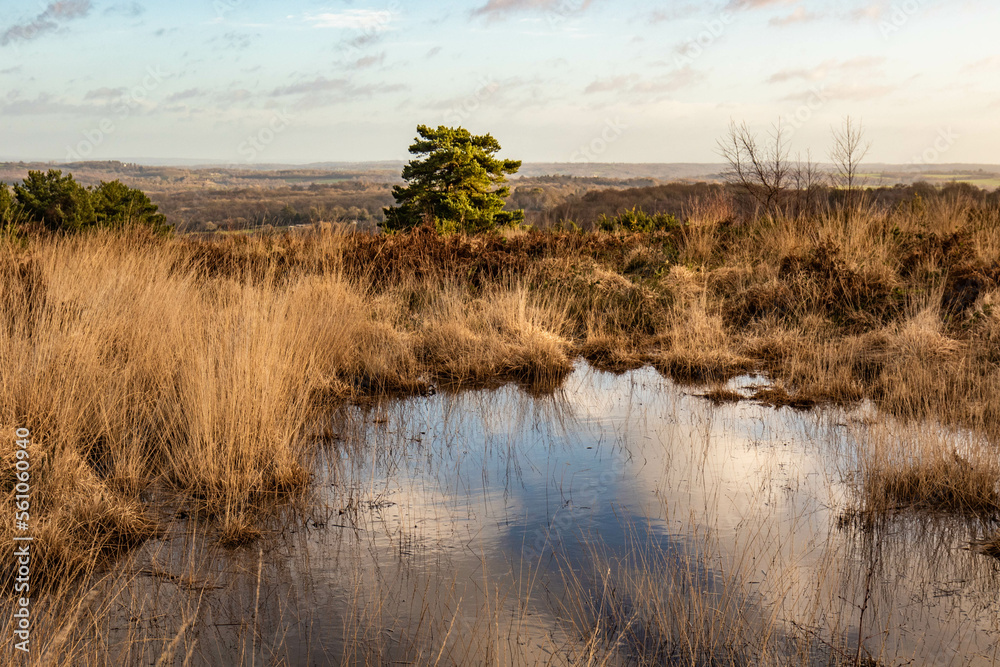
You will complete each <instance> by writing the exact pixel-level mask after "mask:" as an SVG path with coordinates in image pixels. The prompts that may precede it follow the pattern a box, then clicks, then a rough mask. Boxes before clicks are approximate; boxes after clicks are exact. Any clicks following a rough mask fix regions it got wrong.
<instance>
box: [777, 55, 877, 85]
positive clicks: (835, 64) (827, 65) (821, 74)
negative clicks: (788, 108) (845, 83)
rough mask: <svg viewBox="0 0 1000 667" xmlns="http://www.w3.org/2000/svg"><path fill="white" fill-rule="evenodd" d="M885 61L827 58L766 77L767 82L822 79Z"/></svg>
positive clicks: (872, 66) (871, 67)
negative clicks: (817, 62)
mask: <svg viewBox="0 0 1000 667" xmlns="http://www.w3.org/2000/svg"><path fill="white" fill-rule="evenodd" d="M884 62H885V58H883V57H881V56H867V57H860V58H851V59H850V60H827V61H825V62H822V63H820V64H819V65H816V66H815V67H805V68H794V69H785V70H781V71H780V72H776V73H775V74H772V75H771V76H770V77H768V79H767V82H768V83H784V82H786V81H795V80H801V81H822V80H824V79H827V78H828V77H830V76H832V75H834V74H851V73H857V72H859V71H865V70H871V69H873V68H875V67H877V66H878V65H881V64H882V63H884Z"/></svg>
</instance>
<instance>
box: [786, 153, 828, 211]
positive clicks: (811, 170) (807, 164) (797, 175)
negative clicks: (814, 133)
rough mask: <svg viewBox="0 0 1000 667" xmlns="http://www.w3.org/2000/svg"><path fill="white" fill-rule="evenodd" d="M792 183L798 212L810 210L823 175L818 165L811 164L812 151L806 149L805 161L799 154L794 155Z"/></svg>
mask: <svg viewBox="0 0 1000 667" xmlns="http://www.w3.org/2000/svg"><path fill="white" fill-rule="evenodd" d="M792 182H793V183H794V184H795V199H796V202H797V204H798V207H797V208H798V212H799V213H802V212H803V211H806V212H808V211H810V210H812V208H813V206H814V204H815V200H816V193H817V191H818V190H819V189H820V187H821V186H822V183H823V174H822V172H821V171H820V168H819V165H818V164H816V163H815V162H813V159H812V151H811V150H809V149H806V157H805V160H803V159H802V155H801V154H800V153H796V154H795V167H794V169H792Z"/></svg>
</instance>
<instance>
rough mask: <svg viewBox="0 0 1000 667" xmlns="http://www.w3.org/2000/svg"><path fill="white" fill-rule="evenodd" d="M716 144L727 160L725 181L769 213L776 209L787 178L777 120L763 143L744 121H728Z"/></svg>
mask: <svg viewBox="0 0 1000 667" xmlns="http://www.w3.org/2000/svg"><path fill="white" fill-rule="evenodd" d="M718 148H719V154H720V155H721V156H722V157H723V158H724V159H725V160H726V162H728V163H729V170H728V171H727V173H726V177H727V179H728V180H729V182H730V183H735V184H736V185H739V186H740V187H741V188H743V190H744V191H746V193H747V194H749V195H750V196H751V197H752V198H753V199H754V200H755V201H756V202H757V203H758V204H760V205H761V206H763V207H764V209H765V210H766V211H767V212H768V213H769V214H771V215H773V214H775V213H777V212H778V210H779V209H780V207H781V204H782V203H783V200H784V195H785V190H786V186H787V181H788V179H789V164H788V142H787V139H786V137H785V135H784V130H783V128H782V126H781V121H778V122H777V123H775V124H774V125H773V126H772V128H771V132H770V133H768V141H767V143H766V144H761V143H760V142H759V141H758V139H757V135H756V134H754V133H753V132H751V131H750V128H748V127H747V124H746V122H743V123H740V124H739V125H737V124H736V121H730V123H729V134H728V135H727V136H726V137H725V138H723V139H720V140H719V142H718Z"/></svg>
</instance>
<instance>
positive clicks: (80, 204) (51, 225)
mask: <svg viewBox="0 0 1000 667" xmlns="http://www.w3.org/2000/svg"><path fill="white" fill-rule="evenodd" d="M14 194H15V197H16V198H17V203H18V204H19V205H20V207H21V209H22V211H23V212H24V214H25V215H26V216H27V217H28V219H30V220H32V221H35V222H39V223H41V224H42V225H43V226H44V227H45V229H47V230H49V231H64V230H66V231H78V230H81V229H86V228H87V227H92V226H93V225H94V223H95V222H96V217H95V215H94V206H93V204H92V203H91V201H90V193H89V192H88V191H87V189H86V188H84V187H83V186H82V185H80V184H79V183H77V182H76V181H74V180H73V175H72V174H67V175H66V176H63V175H62V172H61V171H59V170H58V169H49V171H48V172H47V173H42V172H40V171H29V172H28V177H27V178H26V179H24V183H22V184H21V185H15V186H14Z"/></svg>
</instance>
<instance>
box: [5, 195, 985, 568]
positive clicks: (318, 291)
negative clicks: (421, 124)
mask: <svg viewBox="0 0 1000 667" xmlns="http://www.w3.org/2000/svg"><path fill="white" fill-rule="evenodd" d="M692 211H693V212H692V220H691V224H689V225H687V226H686V227H683V228H682V229H680V230H675V231H671V232H656V233H651V234H608V233H592V234H575V233H541V232H522V233H517V234H509V235H506V236H503V237H480V238H465V237H450V238H443V239H442V238H438V237H437V236H434V235H431V234H428V233H427V232H426V231H418V232H415V233H413V234H411V235H405V236H392V237H378V236H367V235H356V234H354V235H352V234H342V233H339V232H336V231H332V230H329V229H327V230H324V231H321V232H317V233H315V234H311V235H308V236H302V237H292V236H273V235H272V236H260V237H235V238H233V237H231V238H225V239H218V240H208V241H192V240H188V239H184V238H179V239H172V240H160V239H153V238H148V237H145V236H143V235H141V234H108V233H105V234H92V235H86V236H80V237H73V238H71V237H50V238H39V239H32V240H30V241H29V242H27V243H26V244H24V245H21V244H17V243H13V242H10V241H4V242H3V243H2V244H0V284H2V286H3V289H2V291H0V426H2V427H3V428H4V429H5V430H6V432H8V433H10V432H12V431H13V429H15V428H18V427H25V428H29V429H30V430H31V432H32V434H33V436H32V438H33V440H32V445H31V451H30V454H31V462H32V487H33V488H32V532H33V534H34V536H35V540H36V541H35V545H36V551H35V554H36V558H37V560H36V561H35V569H34V570H33V572H34V577H35V579H34V580H33V582H34V583H35V584H37V585H38V586H40V587H44V586H50V585H55V582H57V581H64V580H74V579H79V578H81V577H82V576H84V575H89V574H93V573H95V572H97V571H99V570H100V568H101V567H102V566H103V564H104V563H107V562H108V561H111V560H113V559H115V558H117V557H119V556H120V555H121V554H123V553H126V552H127V551H128V550H129V549H131V548H133V547H134V546H135V545H137V544H139V543H141V542H142V541H143V540H145V539H147V538H148V537H150V536H151V535H155V534H156V533H157V531H158V530H159V529H160V526H161V525H162V523H163V522H164V520H165V516H164V511H165V510H164V509H163V508H165V507H170V508H178V507H180V508H182V510H181V511H183V512H185V513H197V514H200V515H203V516H204V517H206V518H207V519H208V521H209V524H208V525H210V526H212V530H214V531H215V532H216V533H217V538H218V539H219V540H220V541H221V542H222V543H224V544H230V545H238V544H241V543H243V542H246V541H247V540H250V539H253V538H255V537H256V536H258V535H259V531H260V525H261V521H260V518H261V515H262V514H266V513H267V512H268V511H269V507H271V506H272V505H273V504H274V502H275V501H282V500H284V499H289V498H294V497H296V496H297V495H299V494H300V493H301V491H302V490H303V489H305V488H306V487H307V486H308V483H309V476H310V465H311V464H310V460H311V456H312V454H313V452H314V451H315V448H316V446H317V442H316V430H315V429H313V428H311V424H312V422H313V421H314V420H315V419H316V418H317V416H319V415H320V414H322V412H323V411H324V410H327V409H329V407H330V406H331V405H336V404H339V403H341V402H343V401H350V400H363V399H365V398H366V397H371V396H374V395H379V394H385V393H391V392H404V393H412V392H419V391H425V390H427V389H428V388H429V387H430V385H432V384H442V385H451V386H454V387H467V386H478V385H483V384H491V383H496V382H506V381H517V382H520V383H522V384H524V385H525V386H526V387H529V388H532V389H536V390H538V389H547V388H551V387H552V386H555V385H557V384H558V382H559V381H560V380H561V378H563V377H564V376H565V375H566V374H567V373H568V372H569V370H570V369H571V367H572V363H573V359H574V357H576V356H577V355H582V356H584V357H585V358H587V359H588V360H590V361H591V362H593V363H595V364H596V365H598V366H599V367H603V368H607V369H610V370H615V371H620V370H624V369H627V368H631V367H635V366H637V365H641V364H644V363H653V364H655V365H656V366H657V368H659V369H660V370H661V371H662V372H664V373H665V374H668V375H670V376H671V377H673V378H675V379H677V380H679V381H683V382H696V383H705V382H709V383H711V382H721V381H723V380H725V379H728V378H730V377H732V376H734V375H738V374H742V373H748V372H759V373H763V374H766V375H767V376H768V377H769V378H770V379H771V380H772V381H773V382H774V385H775V387H774V388H773V391H771V392H770V393H760V394H759V395H758V398H759V399H760V400H763V401H766V402H768V403H770V404H775V405H783V404H785V405H794V406H797V407H803V406H808V405H812V404H816V403H823V402H839V403H842V402H849V401H856V400H862V399H867V400H870V401H872V402H873V403H874V404H875V405H876V406H877V407H878V408H880V409H881V410H883V411H884V412H886V413H888V414H891V415H893V416H895V417H899V418H903V419H911V418H912V419H918V420H932V421H934V422H937V423H940V424H943V425H947V426H949V427H952V428H961V429H967V430H968V431H969V432H972V433H976V434H978V436H977V437H981V438H982V442H984V443H986V444H985V445H983V446H984V447H986V449H983V450H982V452H980V453H976V454H974V455H973V454H970V453H968V452H965V451H960V450H956V448H955V447H954V446H953V445H951V444H940V443H941V442H942V440H935V441H931V440H928V441H922V444H920V445H919V446H916V447H911V446H907V445H906V444H905V443H904V444H902V445H899V446H897V445H895V444H894V445H893V446H892V447H889V446H888V445H884V446H883V445H879V446H878V447H875V446H873V447H872V448H871V449H870V450H869V451H867V453H866V454H865V456H866V457H867V458H866V459H865V460H866V463H865V465H863V466H862V470H863V472H864V474H863V475H862V477H863V479H864V480H865V482H864V483H865V484H866V485H867V486H866V488H867V489H868V491H867V493H868V496H867V497H868V498H869V500H870V501H871V502H870V503H869V504H870V505H871V506H872V507H875V506H877V503H875V499H877V498H879V497H883V498H893V499H895V500H893V502H894V503H896V504H900V503H903V502H910V501H904V499H906V498H909V499H911V500H912V504H914V505H934V504H938V505H959V506H962V507H974V508H979V509H980V510H984V511H985V510H990V511H992V508H993V506H994V505H995V501H994V494H995V493H996V489H997V482H998V480H1000V471H998V470H997V469H996V466H993V465H991V464H990V463H989V461H990V460H991V459H990V457H989V453H990V452H991V451H992V450H991V449H990V448H992V447H993V446H994V443H995V442H996V438H997V436H998V435H1000V304H998V303H997V301H998V299H1000V282H998V281H1000V268H998V267H1000V231H998V229H1000V215H998V214H997V212H996V211H991V210H981V209H978V208H976V206H975V205H974V204H973V203H971V202H969V201H964V200H962V199H960V198H955V199H941V200H934V201H932V202H930V203H927V204H920V205H917V204H916V203H915V204H914V205H913V206H909V207H902V208H900V209H898V210H893V211H881V210H874V209H871V210H865V211H860V212H855V213H854V214H852V215H850V216H843V215H834V214H830V215H825V216H821V217H818V218H783V217H780V216H779V217H777V218H767V219H759V220H739V219H735V218H733V215H732V209H731V208H730V207H728V206H727V203H726V202H725V201H717V202H708V203H704V204H699V206H698V207H696V208H695V209H692ZM7 442H8V443H9V442H10V440H8V441H7ZM977 451H978V450H977ZM970 470H972V471H973V472H971V473H970V472H969V471H970ZM13 472H14V453H13V450H12V448H11V447H10V446H9V445H5V446H4V449H3V456H2V459H0V495H2V496H3V497H4V500H5V506H7V507H10V506H12V503H13V496H14V490H13V482H12V480H13ZM900 480H904V481H902V482H901V481H900ZM905 480H909V481H905ZM952 487H962V488H968V489H970V494H969V495H968V497H967V496H962V495H960V494H959V495H956V494H955V493H953V492H952V491H949V490H948V489H950V488H952ZM941 498H946V499H954V502H952V500H949V501H948V502H946V503H940V502H938V499H941ZM12 548H13V532H12V527H11V526H10V525H9V523H3V524H0V549H7V550H8V551H9V550H11V549H12ZM4 568H5V569H4V570H3V575H2V577H0V578H2V579H3V580H4V581H6V582H9V581H10V578H11V577H12V571H11V570H10V569H9V566H4Z"/></svg>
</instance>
